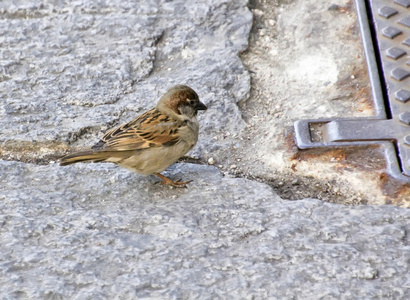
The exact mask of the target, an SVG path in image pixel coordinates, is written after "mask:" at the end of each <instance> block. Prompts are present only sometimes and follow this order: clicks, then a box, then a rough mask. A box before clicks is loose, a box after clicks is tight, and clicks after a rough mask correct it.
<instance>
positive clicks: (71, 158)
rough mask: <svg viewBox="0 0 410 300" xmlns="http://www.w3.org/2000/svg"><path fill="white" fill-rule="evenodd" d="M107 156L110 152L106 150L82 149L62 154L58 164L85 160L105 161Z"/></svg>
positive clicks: (65, 164)
mask: <svg viewBox="0 0 410 300" xmlns="http://www.w3.org/2000/svg"><path fill="white" fill-rule="evenodd" d="M109 156H110V154H109V153H108V152H103V151H92V150H89V151H82V152H77V153H72V154H68V155H66V156H63V157H62V158H61V159H60V165H61V166H67V165H71V164H75V163H78V162H87V161H92V162H101V161H105V160H106V159H107V158H108V157H109Z"/></svg>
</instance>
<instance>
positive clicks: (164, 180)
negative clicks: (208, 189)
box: [155, 173, 192, 188]
mask: <svg viewBox="0 0 410 300" xmlns="http://www.w3.org/2000/svg"><path fill="white" fill-rule="evenodd" d="M155 175H156V176H158V177H159V178H161V179H162V181H161V182H160V183H161V184H164V185H170V186H173V187H176V188H186V185H187V184H188V183H190V182H192V180H189V181H181V179H178V180H176V181H174V180H172V179H169V178H168V177H165V176H164V175H162V174H160V173H155Z"/></svg>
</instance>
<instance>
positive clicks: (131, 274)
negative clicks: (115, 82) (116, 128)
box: [0, 162, 410, 299]
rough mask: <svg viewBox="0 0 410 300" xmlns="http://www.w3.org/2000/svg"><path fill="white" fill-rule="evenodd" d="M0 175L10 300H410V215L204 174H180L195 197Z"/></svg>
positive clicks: (127, 184) (128, 185) (30, 171)
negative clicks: (283, 193) (288, 196)
mask: <svg viewBox="0 0 410 300" xmlns="http://www.w3.org/2000/svg"><path fill="white" fill-rule="evenodd" d="M0 171H1V172H0V174H1V177H0V179H1V181H2V183H3V184H2V188H1V195H2V196H1V198H0V201H1V202H2V206H1V208H0V224H1V227H0V239H1V241H2V242H1V243H0V253H1V261H0V274H2V276H0V286H1V289H0V294H2V296H4V297H5V298H6V299H7V298H9V299H13V298H20V299H25V298H30V299H34V298H36V299H40V298H41V299H44V298H46V299H60V298H71V299H96V298H105V299H113V298H115V299H130V298H137V297H138V298H161V299H215V298H232V299H239V298H242V299H251V298H253V297H256V298H259V299H262V298H270V299H338V298H339V299H340V298H343V299H374V298H377V299H408V297H409V296H410V275H409V274H410V269H409V263H408V261H409V259H410V246H409V244H408V242H409V241H408V232H409V230H410V211H409V210H405V209H402V208H397V207H394V206H356V207H349V206H343V205H336V204H329V203H325V202H321V201H319V200H309V199H307V200H301V201H288V200H281V199H280V198H279V197H278V196H277V195H276V193H275V192H274V191H273V190H272V188H270V187H269V186H268V185H266V184H263V183H258V182H255V181H251V180H247V179H241V178H229V177H223V176H222V175H221V173H220V172H219V171H218V170H217V169H216V168H215V167H211V166H204V165H197V164H177V165H176V166H175V167H174V168H172V169H171V170H170V173H171V174H172V176H175V177H182V178H195V183H194V184H191V185H190V186H189V188H187V189H169V187H166V186H161V185H155V184H153V183H154V181H155V179H153V178H150V177H140V176H137V175H135V174H132V173H130V172H128V171H126V170H123V169H120V168H118V167H115V166H112V165H109V164H99V165H91V164H88V165H86V164H83V165H81V164H80V165H74V166H70V167H67V168H65V169H63V168H61V167H59V166H58V165H48V166H38V165H33V164H24V163H20V162H3V163H2V164H1V165H0ZM45 182H46V183H47V184H45Z"/></svg>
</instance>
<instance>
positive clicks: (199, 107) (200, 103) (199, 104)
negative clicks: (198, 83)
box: [195, 101, 208, 110]
mask: <svg viewBox="0 0 410 300" xmlns="http://www.w3.org/2000/svg"><path fill="white" fill-rule="evenodd" d="M195 109H196V110H207V109H208V107H206V106H205V104H203V103H202V102H201V101H199V102H198V104H197V105H196V106H195Z"/></svg>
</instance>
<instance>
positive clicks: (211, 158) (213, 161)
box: [208, 157, 215, 165]
mask: <svg viewBox="0 0 410 300" xmlns="http://www.w3.org/2000/svg"><path fill="white" fill-rule="evenodd" d="M214 163H215V160H214V158H213V157H210V158H209V159H208V164H210V165H213V164H214Z"/></svg>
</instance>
